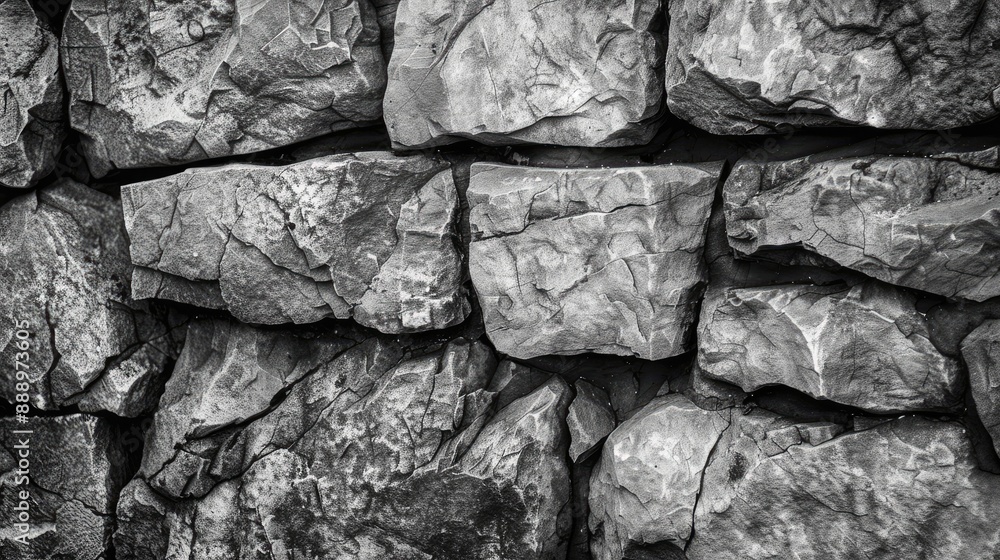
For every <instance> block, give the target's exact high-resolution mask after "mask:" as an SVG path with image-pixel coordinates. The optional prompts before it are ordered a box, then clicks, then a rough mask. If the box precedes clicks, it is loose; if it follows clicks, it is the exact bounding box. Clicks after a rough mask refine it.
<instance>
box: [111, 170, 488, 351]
mask: <svg viewBox="0 0 1000 560" xmlns="http://www.w3.org/2000/svg"><path fill="white" fill-rule="evenodd" d="M122 204H123V206H124V208H125V224H126V227H127V228H128V232H129V238H130V239H131V246H130V249H131V254H132V262H133V263H134V264H135V265H136V267H137V268H136V272H135V276H134V278H133V282H132V289H133V292H134V293H135V296H136V297H137V298H164V299H170V300H175V301H180V302H184V303H190V304H193V305H199V306H203V307H209V308H217V309H227V310H229V311H230V312H231V313H232V314H233V315H234V316H236V317H237V318H238V319H240V320H241V321H245V322H250V323H263V324H278V323H309V322H315V321H319V320H321V319H323V318H327V317H337V318H348V317H353V318H354V319H355V320H356V321H357V322H358V323H361V324H362V325H365V326H369V327H374V328H377V329H379V330H380V331H382V332H387V333H399V332H412V331H419V330H428V329H440V328H444V327H449V326H452V325H456V324H458V323H460V322H462V320H464V319H465V317H466V316H467V315H468V314H469V311H470V306H469V302H468V299H467V297H466V293H465V289H464V287H463V286H462V280H463V278H462V276H463V274H462V270H461V262H462V256H461V254H460V253H459V251H458V249H457V248H456V242H455V239H454V237H455V234H454V225H455V224H454V222H455V220H456V215H457V212H458V193H457V192H456V190H455V185H454V183H453V181H452V176H451V172H450V170H449V168H448V164H447V163H444V162H442V161H439V160H436V159H432V158H428V157H423V156H412V157H394V156H393V155H391V154H389V153H385V152H362V153H358V154H341V155H335V156H327V157H321V158H316V159H311V160H307V161H304V162H300V163H295V164H292V165H288V166H284V167H267V166H257V165H247V164H233V165H227V166H223V167H215V168H202V169H189V170H187V171H185V172H183V173H180V174H177V175H172V176H169V177H165V178H163V179H156V180H153V181H147V182H144V183H136V184H132V185H125V186H123V187H122Z"/></svg>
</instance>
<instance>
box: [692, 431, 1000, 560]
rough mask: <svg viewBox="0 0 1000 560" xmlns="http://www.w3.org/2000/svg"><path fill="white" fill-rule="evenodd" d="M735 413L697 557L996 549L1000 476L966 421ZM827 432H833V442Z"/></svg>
mask: <svg viewBox="0 0 1000 560" xmlns="http://www.w3.org/2000/svg"><path fill="white" fill-rule="evenodd" d="M785 423H787V421H782V420H780V419H774V418H769V417H768V416H767V415H765V414H763V413H760V412H757V413H753V414H751V415H748V416H743V415H734V424H733V427H732V428H730V429H729V430H728V431H727V433H726V434H725V435H723V437H722V438H721V439H720V441H719V445H718V447H717V448H716V452H715V453H714V454H713V457H712V458H711V460H710V461H709V463H708V466H707V467H706V468H705V477H704V483H703V486H702V487H703V489H704V491H703V493H702V496H701V498H700V500H699V502H698V505H697V507H696V510H695V517H694V535H693V537H692V539H691V541H690V542H689V544H688V547H687V550H686V553H687V557H688V558H690V559H691V560H728V559H734V560H735V559H743V558H755V559H774V560H777V559H782V560H784V559H787V558H795V557H799V558H817V559H819V558H870V559H879V560H890V559H895V558H900V557H901V556H903V557H913V558H977V559H979V558H982V559H984V560H985V559H987V558H994V557H995V556H996V551H997V550H998V548H997V547H998V545H1000V526H998V525H997V522H996V520H997V516H998V515H1000V503H998V502H997V499H996V497H997V494H998V492H1000V477H998V476H997V475H995V474H991V473H987V472H985V471H982V470H979V468H977V465H976V463H975V461H974V459H973V457H972V453H971V446H970V444H969V441H968V436H967V435H966V433H965V429H964V428H963V426H962V425H961V424H958V423H954V422H939V421H934V420H929V419H926V418H920V417H914V416H908V417H903V418H900V419H896V420H892V421H889V422H886V423H882V424H880V425H878V426H876V427H873V428H871V429H867V430H865V431H858V432H848V433H845V434H842V435H840V436H838V437H834V438H833V439H832V440H830V437H831V436H832V435H835V434H836V431H832V432H831V430H830V429H829V428H824V427H823V426H816V427H813V428H810V427H808V426H807V425H802V424H794V425H790V426H785V427H782V424H785ZM827 440H829V441H827Z"/></svg>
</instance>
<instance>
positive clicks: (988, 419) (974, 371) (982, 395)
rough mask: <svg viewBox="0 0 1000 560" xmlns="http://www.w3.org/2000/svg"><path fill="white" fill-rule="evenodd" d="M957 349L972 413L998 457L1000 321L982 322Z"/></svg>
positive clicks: (999, 438) (999, 448) (999, 430)
mask: <svg viewBox="0 0 1000 560" xmlns="http://www.w3.org/2000/svg"><path fill="white" fill-rule="evenodd" d="M961 348H962V359H963V360H965V364H966V366H967V367H968V368H969V385H970V386H971V388H972V391H971V392H972V398H973V400H974V401H975V403H976V412H978V414H979V419H980V420H982V422H983V426H985V427H986V431H987V432H988V433H989V435H990V437H991V438H992V439H993V448H994V449H996V451H997V453H998V454H1000V321H997V320H990V321H986V322H984V323H983V324H982V325H980V326H979V327H977V328H976V330H974V331H972V333H971V334H970V335H969V336H967V337H966V338H965V340H963V341H962V347H961Z"/></svg>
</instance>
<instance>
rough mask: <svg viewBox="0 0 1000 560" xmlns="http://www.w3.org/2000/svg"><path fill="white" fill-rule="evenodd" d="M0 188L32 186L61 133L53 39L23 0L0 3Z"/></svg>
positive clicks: (49, 164) (50, 162) (51, 159)
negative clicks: (0, 35)
mask: <svg viewBox="0 0 1000 560" xmlns="http://www.w3.org/2000/svg"><path fill="white" fill-rule="evenodd" d="M0 29H3V31H4V39H3V41H2V42H0V98H2V103H0V186H2V187H14V188H23V187H30V186H32V185H33V184H34V183H35V182H36V181H37V180H38V179H40V178H41V177H43V176H44V175H47V174H48V173H49V172H50V171H52V169H53V167H55V159H56V155H57V154H58V152H59V148H60V147H61V145H62V141H63V137H64V136H65V135H66V125H65V117H64V116H63V88H62V78H61V77H60V76H59V40H58V39H57V38H56V36H55V35H54V34H53V33H52V31H51V30H49V29H48V27H47V26H45V25H44V24H43V23H41V22H40V21H39V20H38V17H37V16H36V15H35V12H34V10H32V9H31V5H30V4H29V3H28V1H27V0H6V1H5V2H3V3H0Z"/></svg>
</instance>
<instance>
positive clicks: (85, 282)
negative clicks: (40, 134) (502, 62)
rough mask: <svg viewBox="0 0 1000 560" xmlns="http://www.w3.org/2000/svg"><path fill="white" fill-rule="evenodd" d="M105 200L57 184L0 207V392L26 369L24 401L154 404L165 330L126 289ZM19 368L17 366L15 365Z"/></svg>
mask: <svg viewBox="0 0 1000 560" xmlns="http://www.w3.org/2000/svg"><path fill="white" fill-rule="evenodd" d="M129 275H130V268H129V261H128V242H127V241H126V237H125V228H124V224H123V220H122V213H121V208H120V207H119V205H118V202H117V201H115V200H114V199H112V198H111V197H109V196H107V195H105V194H102V193H99V192H97V191H94V190H92V189H89V188H87V187H84V186H83V185H80V184H77V183H73V182H70V181H64V182H61V183H58V184H56V185H54V186H51V187H46V188H44V189H42V190H40V191H37V192H32V193H30V194H27V195H24V196H21V197H18V198H16V199H14V200H12V201H11V202H9V203H8V204H6V205H5V206H4V207H3V208H0V294H3V296H2V297H0V347H2V351H0V352H2V355H3V356H4V359H6V360H9V361H8V362H7V363H8V365H9V367H5V368H3V370H2V373H0V381H2V383H0V385H2V387H0V395H3V398H5V399H6V400H7V401H8V402H14V399H15V393H16V391H15V383H16V379H15V378H16V372H17V371H26V372H28V379H29V383H30V385H31V390H30V391H29V393H30V395H31V405H32V406H33V407H36V408H41V409H45V410H55V409H58V408H61V407H67V406H70V405H74V404H76V405H78V406H79V407H80V409H81V410H84V411H98V410H107V411H110V412H113V413H115V414H118V415H120V416H137V415H139V414H142V413H144V412H146V411H148V410H149V409H150V408H151V407H152V406H154V405H155V404H156V399H157V395H158V394H159V392H160V390H161V389H162V387H163V381H164V379H163V376H164V373H165V372H164V368H165V366H166V364H167V363H168V362H169V361H170V359H171V357H172V356H176V349H175V341H174V339H173V335H174V333H172V332H171V330H170V329H169V328H168V326H167V325H166V324H165V323H164V322H162V321H160V320H159V319H158V318H156V317H154V316H153V315H151V314H149V313H147V312H146V310H147V308H146V306H145V305H142V304H137V303H136V302H134V301H133V300H132V297H131V295H130V293H129ZM15 361H16V362H19V364H15Z"/></svg>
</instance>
